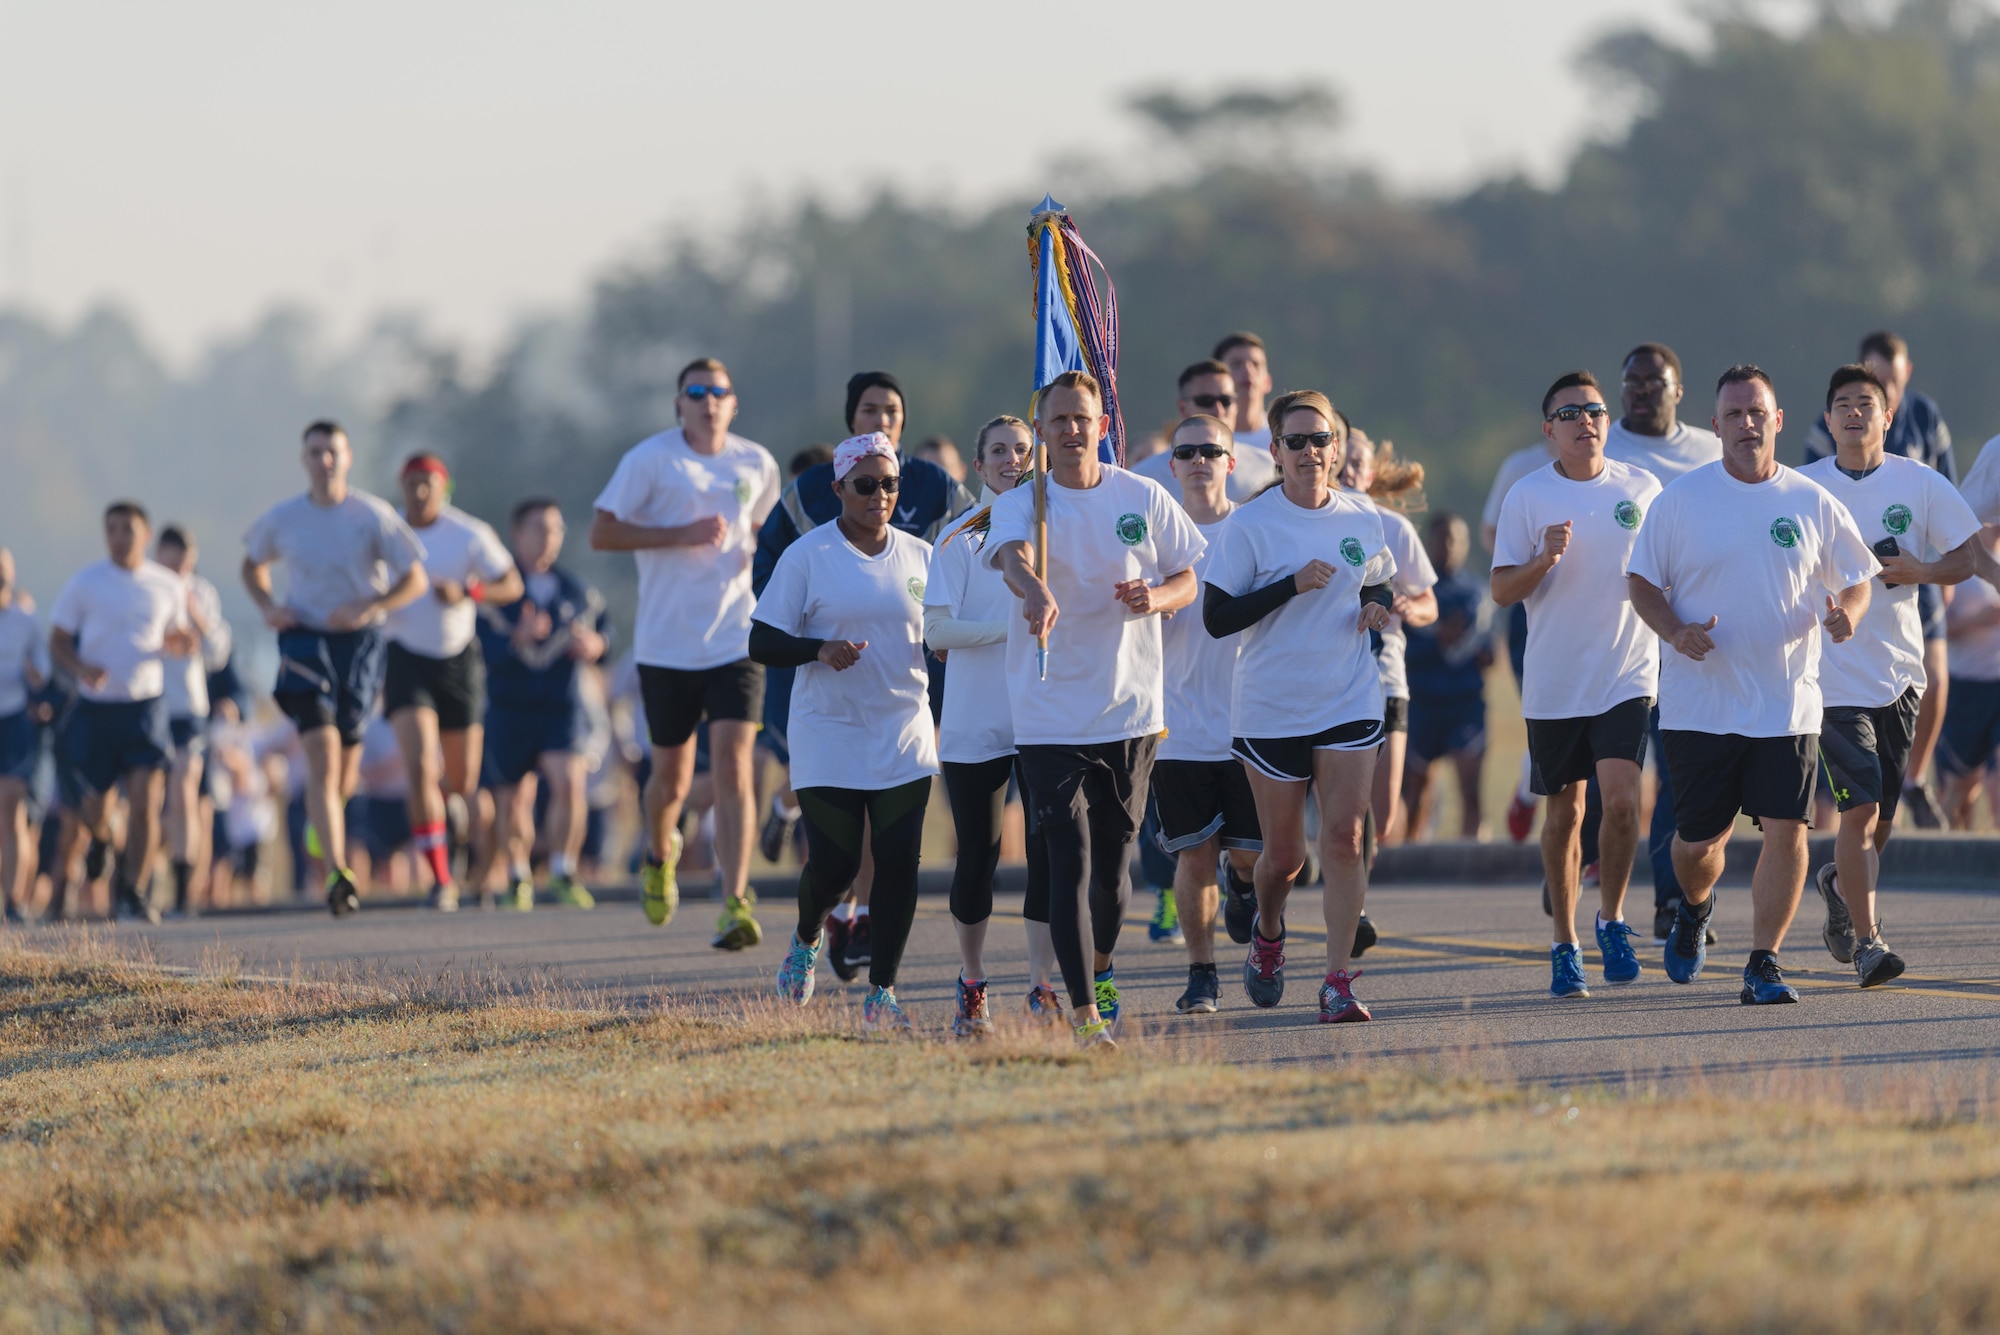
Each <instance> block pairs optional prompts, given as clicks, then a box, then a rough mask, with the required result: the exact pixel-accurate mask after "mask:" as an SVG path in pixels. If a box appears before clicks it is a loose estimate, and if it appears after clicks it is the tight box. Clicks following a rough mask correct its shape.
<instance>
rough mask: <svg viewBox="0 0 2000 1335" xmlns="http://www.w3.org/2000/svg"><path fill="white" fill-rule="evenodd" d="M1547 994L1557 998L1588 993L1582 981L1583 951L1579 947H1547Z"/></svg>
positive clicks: (1586, 994)
mask: <svg viewBox="0 0 2000 1335" xmlns="http://www.w3.org/2000/svg"><path fill="white" fill-rule="evenodd" d="M1549 995H1550V996H1552V997H1558V998H1568V997H1587V996H1589V995H1590V989H1589V988H1588V987H1586V986H1585V985H1584V981H1583V951H1582V949H1581V948H1580V947H1577V946H1570V945H1562V946H1551V947H1549Z"/></svg>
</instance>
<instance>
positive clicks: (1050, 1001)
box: [1027, 986, 1063, 1027]
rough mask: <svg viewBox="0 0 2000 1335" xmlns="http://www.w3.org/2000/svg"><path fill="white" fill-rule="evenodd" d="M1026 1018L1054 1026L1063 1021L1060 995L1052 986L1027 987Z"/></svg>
mask: <svg viewBox="0 0 2000 1335" xmlns="http://www.w3.org/2000/svg"><path fill="white" fill-rule="evenodd" d="M1027 1010H1028V1018H1029V1019H1030V1020H1033V1021H1034V1022H1035V1023H1036V1024H1042V1025H1048V1026H1050V1027H1054V1026H1055V1025H1059V1024H1061V1023H1062V1022H1063V1004H1062V995H1061V994H1060V993H1059V992H1057V991H1056V990H1055V989H1054V988H1053V987H1041V986H1036V987H1031V988H1029V989H1028V1007H1027Z"/></svg>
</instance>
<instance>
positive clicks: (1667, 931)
mask: <svg viewBox="0 0 2000 1335" xmlns="http://www.w3.org/2000/svg"><path fill="white" fill-rule="evenodd" d="M1679 912H1680V900H1678V899H1670V900H1668V901H1667V902H1666V903H1664V904H1662V905H1660V906H1659V907H1658V908H1656V909H1654V910H1653V944H1654V945H1656V946H1659V945H1665V944H1666V942H1667V938H1668V937H1670V936H1672V935H1673V934H1674V917H1675V915H1676V914H1678V913H1679ZM1702 940H1703V941H1705V942H1706V943H1707V944H1709V945H1711V946H1712V945H1714V944H1716V940H1715V919H1714V918H1710V919H1709V922H1708V926H1707V928H1705V929H1704V931H1703V933H1702Z"/></svg>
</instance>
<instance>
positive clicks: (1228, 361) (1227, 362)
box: [1182, 329, 1278, 499]
mask: <svg viewBox="0 0 2000 1335" xmlns="http://www.w3.org/2000/svg"><path fill="white" fill-rule="evenodd" d="M1209 356H1210V357H1212V358H1213V359H1214V360H1216V361H1218V362H1221V363H1222V364H1223V365H1224V366H1226V367H1228V368H1229V379H1230V383H1231V384H1233V385H1234V386H1235V389H1236V420H1235V421H1234V422H1233V423H1231V426H1232V428H1233V431H1234V434H1235V436H1236V453H1237V458H1238V460H1239V462H1240V461H1242V460H1244V459H1246V458H1248V456H1250V455H1252V454H1255V453H1257V452H1258V451H1260V450H1268V449H1270V448H1271V426H1270V423H1269V422H1268V421H1267V420H1266V419H1265V413H1264V404H1265V402H1266V401H1267V400H1268V399H1269V398H1270V397H1271V363H1270V357H1269V354H1268V352H1267V351H1266V349H1265V347H1264V340H1263V339H1261V338H1259V337H1257V335H1255V334H1253V333H1251V332H1250V331H1249V330H1247V329H1239V330H1237V331H1236V332H1235V333H1233V334H1225V335H1223V336H1222V338H1221V339H1220V340H1219V341H1218V342H1217V343H1216V345H1215V351H1213V352H1211V353H1209ZM1211 392H1212V391H1211ZM1194 406H1195V408H1196V410H1197V411H1201V412H1206V411H1208V409H1207V408H1206V407H1204V406H1203V405H1202V404H1200V403H1199V402H1197V403H1195V405H1194ZM1214 406H1215V407H1217V408H1220V407H1221V406H1222V405H1221V403H1220V402H1218V403H1216V404H1215V405H1214ZM1186 415H1187V414H1185V413H1183V414H1182V416H1186ZM1216 416H1218V417H1221V418H1222V419H1223V420H1224V421H1229V418H1228V417H1227V416H1226V415H1225V414H1223V413H1220V412H1218V413H1217V414H1216ZM1256 468H1257V471H1258V472H1259V473H1261V472H1262V471H1263V468H1262V465H1261V464H1259V465H1256ZM1277 478H1278V469H1277V467H1276V465H1273V467H1272V469H1271V473H1270V477H1269V479H1268V480H1267V481H1266V482H1265V483H1264V485H1265V486H1267V487H1268V486H1270V485H1271V483H1272V482H1275V481H1277ZM1232 499H1233V498H1232Z"/></svg>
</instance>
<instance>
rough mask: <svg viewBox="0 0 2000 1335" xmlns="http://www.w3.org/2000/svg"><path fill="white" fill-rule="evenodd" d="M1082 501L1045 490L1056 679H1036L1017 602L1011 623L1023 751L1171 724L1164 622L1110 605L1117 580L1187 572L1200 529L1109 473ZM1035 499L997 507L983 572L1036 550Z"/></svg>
mask: <svg viewBox="0 0 2000 1335" xmlns="http://www.w3.org/2000/svg"><path fill="white" fill-rule="evenodd" d="M1103 469H1104V473H1103V477H1102V479H1101V480H1100V481H1099V482H1098V484H1097V485H1096V486H1094V487H1091V488H1089V489H1087V490H1083V491H1078V490H1075V489H1072V488H1070V487H1064V486H1060V485H1058V484H1056V483H1055V482H1054V481H1053V480H1052V481H1051V482H1050V483H1049V489H1048V493H1049V589H1050V591H1051V592H1052V593H1054V594H1055V599H1056V607H1057V609H1058V613H1057V618H1056V624H1055V629H1054V630H1053V631H1051V632H1050V634H1049V676H1048V680H1047V681H1043V680H1041V678H1040V675H1039V674H1038V673H1037V672H1036V670H1035V637H1034V636H1033V635H1031V634H1029V632H1028V622H1027V619H1026V618H1025V617H1023V616H1022V615H1021V605H1020V603H1019V601H1018V600H1017V601H1016V602H1015V604H1014V607H1013V609H1012V610H1011V611H1010V612H1009V614H1008V617H1007V688H1008V691H1009V693H1010V694H1009V699H1010V702H1011V704H1012V706H1013V710H1014V741H1015V742H1016V744H1017V745H1021V746H1033V745H1045V746H1074V745H1089V744H1092V743H1096V742H1117V741H1123V740H1125V739H1126V738H1129V737H1146V736H1150V735H1151V734H1154V733H1157V732H1159V731H1160V730H1161V729H1162V728H1164V727H1166V726H1167V716H1166V704H1165V699H1164V695H1165V691H1164V682H1163V681H1162V679H1161V675H1160V673H1161V667H1160V664H1161V650H1160V618H1159V617H1158V616H1134V615H1132V613H1131V612H1130V611H1128V610H1127V609H1126V607H1125V604H1123V603H1121V602H1119V601H1118V599H1117V598H1115V597H1113V596H1112V592H1111V588H1112V586H1113V585H1114V584H1117V583H1118V582H1119V581H1120V580H1128V579H1143V580H1145V581H1146V582H1147V583H1148V584H1158V583H1159V582H1160V581H1161V580H1162V579H1165V578H1166V577H1168V576H1171V575H1177V574H1179V573H1180V572H1181V571H1183V570H1190V569H1192V568H1193V567H1194V563H1195V561H1196V560H1198V559H1199V558H1200V556H1201V553H1202V548H1203V543H1202V538H1201V531H1200V530H1199V529H1197V528H1196V527H1195V526H1194V521H1193V520H1191V519H1189V518H1188V517H1187V511H1185V510H1183V509H1181V507H1180V502H1178V501H1176V500H1175V499H1174V498H1173V497H1172V496H1170V495H1169V494H1168V493H1167V489H1166V488H1165V487H1162V486H1161V485H1160V484H1159V483H1157V482H1154V481H1152V480H1151V479H1149V478H1143V477H1140V476H1139V475H1138V474H1136V473H1128V472H1126V471H1125V470H1124V469H1122V468H1114V467H1112V466H1111V465H1109V464H1106V465H1103ZM1034 539H1035V489H1034V487H1033V486H1032V485H1029V486H1023V487H1016V488H1015V489H1014V490H1012V491H1010V492H1008V493H1007V494H1006V495H1004V496H1002V497H1001V498H1000V499H999V500H997V501H995V502H994V503H993V525H992V530H991V532H990V533H989V535H988V537H987V540H986V562H987V564H988V565H993V566H995V567H996V568H997V566H998V558H999V554H1000V551H1001V549H1002V548H1003V547H1005V546H1006V545H1007V544H1008V543H1010V542H1025V543H1028V544H1030V546H1032V545H1033V543H1034Z"/></svg>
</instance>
